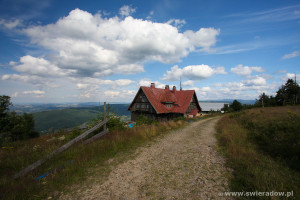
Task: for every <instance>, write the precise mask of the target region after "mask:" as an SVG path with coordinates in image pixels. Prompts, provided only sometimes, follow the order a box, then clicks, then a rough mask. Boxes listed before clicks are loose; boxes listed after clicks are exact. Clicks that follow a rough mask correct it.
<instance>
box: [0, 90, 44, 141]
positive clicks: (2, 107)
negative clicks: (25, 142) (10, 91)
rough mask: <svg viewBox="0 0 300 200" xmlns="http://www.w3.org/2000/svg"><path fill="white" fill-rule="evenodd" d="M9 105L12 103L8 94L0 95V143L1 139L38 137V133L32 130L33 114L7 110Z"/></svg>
mask: <svg viewBox="0 0 300 200" xmlns="http://www.w3.org/2000/svg"><path fill="white" fill-rule="evenodd" d="M10 105H12V103H11V102H10V97H9V96H5V95H2V96H0V144H1V143H2V142H3V141H14V140H22V139H27V138H33V137H38V136H39V133H38V132H36V131H35V130H34V118H33V115H32V114H28V113H24V114H23V115H18V114H17V113H16V112H9V106H10Z"/></svg>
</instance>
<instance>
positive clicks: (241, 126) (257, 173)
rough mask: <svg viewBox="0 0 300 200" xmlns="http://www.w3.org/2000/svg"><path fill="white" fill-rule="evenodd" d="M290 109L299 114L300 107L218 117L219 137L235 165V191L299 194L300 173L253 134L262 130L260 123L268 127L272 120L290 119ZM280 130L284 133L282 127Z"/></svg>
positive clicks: (232, 188) (226, 154) (228, 159)
mask: <svg viewBox="0 0 300 200" xmlns="http://www.w3.org/2000/svg"><path fill="white" fill-rule="evenodd" d="M289 112H293V113H294V114H295V115H297V116H300V107H299V106H290V107H276V108H264V109H251V110H248V111H244V112H240V113H235V114H231V115H227V116H225V117H223V118H222V119H221V120H220V121H219V123H218V125H217V129H218V135H217V138H218V141H219V144H220V146H221V149H222V152H223V153H224V154H225V156H226V157H227V164H228V166H229V167H230V168H232V169H233V177H232V179H231V185H230V186H231V190H232V191H250V192H252V191H261V192H271V191H282V192H291V191H293V194H294V196H293V197H291V198H290V199H299V198H300V196H299V191H300V184H299V183H300V173H299V172H297V171H296V170H294V169H293V168H291V167H289V165H288V164H287V162H286V161H285V160H283V159H281V158H280V157H274V156H273V154H269V153H268V152H265V151H264V148H262V147H261V146H260V145H259V142H258V141H257V140H255V138H254V137H253V135H254V134H263V133H261V132H259V130H256V129H257V128H258V127H267V129H268V127H269V125H268V124H269V123H271V122H272V123H275V122H278V123H281V121H282V120H286V119H289V115H290V114H289ZM295 126H296V125H295ZM286 130H287V129H286ZM280 134H281V135H284V134H285V133H284V131H283V132H280ZM265 137H269V136H265ZM281 139H283V138H281ZM298 145H299V144H298ZM294 162H297V160H295V161H294ZM249 198H250V197H247V199H249ZM241 199H242V198H241ZM245 199H246V198H245ZM253 199H280V197H272V198H271V197H253Z"/></svg>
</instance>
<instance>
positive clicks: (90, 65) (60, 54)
mask: <svg viewBox="0 0 300 200" xmlns="http://www.w3.org/2000/svg"><path fill="white" fill-rule="evenodd" d="M175 23H176V22H175ZM178 23H179V22H178ZM178 23H177V24H178ZM23 31H24V33H25V34H26V35H28V36H29V37H30V39H31V42H32V43H34V44H37V45H39V46H41V47H43V48H45V49H47V50H51V51H52V52H54V53H53V55H52V56H51V60H49V62H51V64H52V65H54V66H57V67H59V68H61V69H69V70H73V71H75V72H76V73H77V75H81V76H93V75H95V76H102V77H104V76H108V75H112V74H118V73H120V74H130V73H138V72H143V71H144V68H143V63H144V62H147V61H151V60H154V61H159V62H163V63H172V62H177V61H180V60H181V58H183V57H185V56H187V55H188V54H189V53H190V52H191V51H193V50H196V49H198V50H203V51H209V48H210V47H212V46H214V45H215V44H216V37H217V36H218V35H219V33H220V31H219V30H217V29H214V28H200V29H199V30H198V31H196V32H195V31H192V30H188V31H186V32H184V33H180V32H179V30H178V28H177V27H176V26H172V25H170V24H168V23H158V22H152V21H148V20H143V19H135V18H133V17H131V16H127V17H125V18H124V19H120V18H118V17H112V18H102V16H101V15H100V14H99V13H98V14H95V15H93V14H91V13H89V12H86V11H82V10H80V9H75V10H72V11H71V12H70V13H69V15H68V16H66V17H63V18H60V19H59V20H58V21H57V22H56V23H53V24H48V25H43V26H32V27H29V28H26V29H24V30H23Z"/></svg>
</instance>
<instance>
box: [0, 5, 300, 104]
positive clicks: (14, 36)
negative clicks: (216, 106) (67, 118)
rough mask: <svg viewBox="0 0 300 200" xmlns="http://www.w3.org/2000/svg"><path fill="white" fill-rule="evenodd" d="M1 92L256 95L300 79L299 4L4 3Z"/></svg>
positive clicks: (15, 97) (45, 98)
mask: <svg viewBox="0 0 300 200" xmlns="http://www.w3.org/2000/svg"><path fill="white" fill-rule="evenodd" d="M0 44H1V45H0V52H1V53H0V95H8V96H10V97H11V100H12V102H13V103H65V102H103V101H106V102H130V101H132V99H133V98H134V96H135V94H136V92H137V91H138V89H139V87H140V86H150V83H151V82H154V83H155V85H156V87H159V88H164V87H165V85H170V87H172V86H176V87H177V89H178V88H179V85H180V79H181V82H182V88H183V89H184V90H185V89H186V90H187V89H193V90H195V91H196V94H197V96H198V99H199V100H222V99H245V100H254V99H256V98H258V96H259V95H260V94H261V93H263V92H265V93H266V94H268V95H275V94H276V91H277V90H278V88H279V87H280V86H281V85H282V84H284V83H285V82H286V80H287V79H288V78H293V79H294V78H295V76H296V77H297V79H298V80H300V70H299V69H300V1H292V0H286V1H282V0H278V1H276V0H270V1H267V0H262V1H253V0H251V1H248V0H243V1H236V0H226V1H220V0H210V1H200V0H185V1H179V0H158V1H141V0H133V1H131V0H119V1H115V0H110V1H104V0H100V1H96V0H95V1H92V0H85V1H79V0H64V1H59V0H43V1H37V0H0Z"/></svg>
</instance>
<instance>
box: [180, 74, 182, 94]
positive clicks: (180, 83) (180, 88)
mask: <svg viewBox="0 0 300 200" xmlns="http://www.w3.org/2000/svg"><path fill="white" fill-rule="evenodd" d="M181 90H182V87H181V76H180V91H181Z"/></svg>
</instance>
